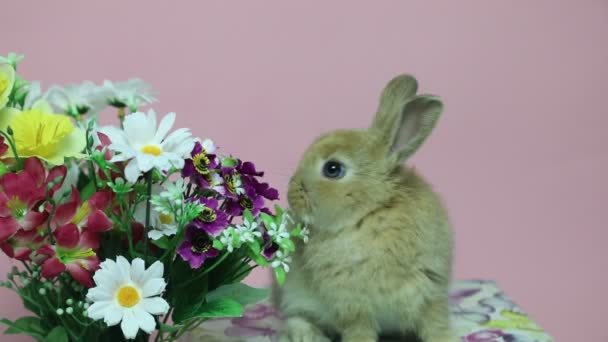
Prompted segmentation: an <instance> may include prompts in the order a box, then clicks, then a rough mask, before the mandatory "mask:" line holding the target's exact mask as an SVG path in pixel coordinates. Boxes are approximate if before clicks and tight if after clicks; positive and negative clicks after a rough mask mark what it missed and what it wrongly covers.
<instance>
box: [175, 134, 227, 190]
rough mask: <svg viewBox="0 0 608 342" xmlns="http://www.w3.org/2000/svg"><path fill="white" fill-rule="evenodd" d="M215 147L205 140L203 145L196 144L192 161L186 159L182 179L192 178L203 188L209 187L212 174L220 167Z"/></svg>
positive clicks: (192, 153)
mask: <svg viewBox="0 0 608 342" xmlns="http://www.w3.org/2000/svg"><path fill="white" fill-rule="evenodd" d="M214 152H215V145H213V142H211V141H210V140H205V141H204V142H203V143H202V144H201V143H200V142H198V141H197V142H196V143H195V144H194V148H193V149H192V152H191V153H190V155H191V156H192V158H191V159H186V161H185V163H184V168H183V169H182V177H184V178H186V177H190V179H192V180H194V182H195V183H196V184H197V185H198V186H199V187H201V188H206V187H208V186H209V184H210V182H211V180H212V173H213V172H214V170H216V169H217V168H218V167H219V163H218V161H217V156H216V155H215V154H213V153H214Z"/></svg>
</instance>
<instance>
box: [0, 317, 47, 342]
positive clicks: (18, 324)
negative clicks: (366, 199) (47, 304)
mask: <svg viewBox="0 0 608 342" xmlns="http://www.w3.org/2000/svg"><path fill="white" fill-rule="evenodd" d="M0 323H4V324H6V325H7V326H8V329H6V330H5V331H4V333H5V334H25V335H29V336H31V337H33V338H34V339H35V340H36V341H39V342H43V341H44V335H43V334H44V331H43V329H42V327H41V326H40V318H38V317H29V316H26V317H21V318H19V319H17V320H16V321H15V322H11V321H9V320H8V319H6V318H3V319H0Z"/></svg>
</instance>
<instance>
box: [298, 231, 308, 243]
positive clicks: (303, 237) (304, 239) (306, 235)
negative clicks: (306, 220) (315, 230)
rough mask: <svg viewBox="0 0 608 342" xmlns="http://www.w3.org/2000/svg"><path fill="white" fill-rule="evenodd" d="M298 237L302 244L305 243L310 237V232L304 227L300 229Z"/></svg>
mask: <svg viewBox="0 0 608 342" xmlns="http://www.w3.org/2000/svg"><path fill="white" fill-rule="evenodd" d="M300 236H301V237H302V240H303V241H304V243H307V242H308V240H309V236H310V230H308V228H306V227H304V228H302V230H301V231H300Z"/></svg>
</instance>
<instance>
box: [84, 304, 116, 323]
mask: <svg viewBox="0 0 608 342" xmlns="http://www.w3.org/2000/svg"><path fill="white" fill-rule="evenodd" d="M114 305H115V304H114V303H113V301H101V302H95V303H93V304H92V305H91V306H90V307H89V308H88V309H87V312H88V316H89V318H91V319H95V320H97V319H102V318H104V316H105V314H106V311H107V310H109V309H111V307H112V306H114Z"/></svg>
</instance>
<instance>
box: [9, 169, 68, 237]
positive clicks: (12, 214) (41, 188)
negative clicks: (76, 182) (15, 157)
mask: <svg viewBox="0 0 608 342" xmlns="http://www.w3.org/2000/svg"><path fill="white" fill-rule="evenodd" d="M65 174H66V167H65V166H64V165H61V166H56V167H54V168H53V169H51V170H50V171H49V173H48V175H47V173H46V170H45V169H44V166H43V165H42V162H41V161H40V160H39V159H37V158H29V159H27V160H26V161H25V169H24V170H23V171H21V172H19V173H12V172H10V173H6V174H4V175H3V176H2V178H0V187H1V188H2V191H0V241H6V240H7V239H8V238H10V237H11V236H13V235H14V234H15V233H16V232H17V231H18V230H19V229H24V230H31V229H33V228H35V227H37V226H39V225H41V224H43V223H44V222H46V219H47V217H48V214H47V213H45V212H39V211H38V210H37V209H38V205H39V204H40V203H41V202H42V201H43V200H44V199H45V196H46V185H47V184H48V183H49V182H50V181H53V180H55V179H56V178H59V179H60V181H59V182H57V183H56V184H55V185H54V186H53V188H52V189H51V191H50V193H49V195H52V193H53V192H54V191H55V190H57V189H58V188H59V187H60V186H61V184H62V183H63V179H64V178H65Z"/></svg>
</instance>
